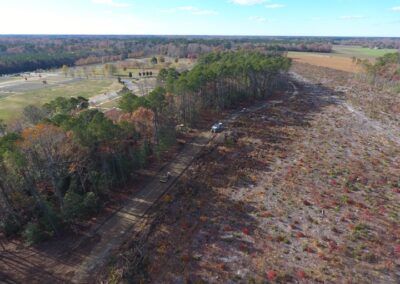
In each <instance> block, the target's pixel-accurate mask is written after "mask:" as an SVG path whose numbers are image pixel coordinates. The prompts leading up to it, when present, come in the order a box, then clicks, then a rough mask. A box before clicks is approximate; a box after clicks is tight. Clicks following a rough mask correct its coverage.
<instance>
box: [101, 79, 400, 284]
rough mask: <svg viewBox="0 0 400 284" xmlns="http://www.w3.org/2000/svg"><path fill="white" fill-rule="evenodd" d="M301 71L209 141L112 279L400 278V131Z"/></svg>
mask: <svg viewBox="0 0 400 284" xmlns="http://www.w3.org/2000/svg"><path fill="white" fill-rule="evenodd" d="M301 75H302V76H303V75H308V74H301ZM302 76H299V75H295V74H294V78H293V87H294V88H295V89H297V90H294V91H293V92H290V93H287V94H286V95H284V96H282V97H280V98H279V101H276V102H275V103H274V104H271V105H270V106H269V107H267V108H265V109H260V110H258V111H256V112H254V113H248V114H246V115H245V116H243V117H239V119H238V120H237V121H235V122H233V123H232V124H231V125H230V129H231V131H232V133H233V134H230V135H229V136H228V137H227V138H226V139H219V140H216V141H215V143H213V144H212V145H210V147H209V148H208V151H207V152H206V154H205V155H203V156H201V157H200V158H199V159H197V160H196V162H195V163H194V164H193V165H192V166H191V167H190V168H189V170H188V171H187V174H186V175H185V176H184V178H183V179H182V180H181V182H180V183H179V185H178V186H177V188H176V190H174V191H171V193H170V194H169V195H167V196H166V197H165V198H164V199H163V202H162V203H161V204H160V205H159V207H158V208H157V210H156V211H155V212H154V214H155V215H156V216H157V217H155V221H154V222H153V226H151V227H149V230H148V231H146V234H145V235H143V236H142V237H141V238H139V239H138V238H136V239H135V240H133V241H132V242H130V243H128V244H126V245H125V246H124V247H123V250H121V252H120V254H119V255H118V257H116V258H113V260H112V262H111V263H110V265H109V269H108V271H107V276H106V277H105V278H107V277H108V279H109V280H113V281H116V282H118V281H121V282H124V283H125V282H126V283H128V282H132V281H133V282H140V281H144V282H150V283H267V282H277V283H399V281H400V255H399V254H400V227H399V225H400V224H399V214H400V207H399V201H400V183H399V182H400V148H399V144H398V136H397V135H398V132H396V130H395V129H394V130H393V131H389V130H385V129H382V128H381V127H383V126H382V124H381V122H379V121H376V120H373V119H371V118H369V117H368V115H365V114H364V113H363V112H362V109H360V110H357V112H355V111H353V109H354V108H353V107H352V106H351V103H349V102H348V101H346V98H347V97H346V94H345V93H343V92H335V91H334V90H333V89H330V88H327V87H325V86H323V85H318V84H313V83H311V82H309V81H307V80H305V79H304V78H303V77H302ZM331 79H332V80H333V78H332V77H331ZM339 79H340V78H339Z"/></svg>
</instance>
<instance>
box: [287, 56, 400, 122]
mask: <svg viewBox="0 0 400 284" xmlns="http://www.w3.org/2000/svg"><path fill="white" fill-rule="evenodd" d="M292 70H293V71H295V72H296V73H298V74H302V76H304V77H306V78H307V79H308V80H310V81H311V82H312V83H314V84H323V85H325V86H327V87H329V88H330V89H332V90H334V91H336V92H341V93H343V94H344V95H346V98H347V99H348V100H349V101H350V102H351V103H352V104H353V105H354V106H355V107H357V108H360V109H362V111H363V112H365V113H366V114H367V115H368V116H370V117H371V118H373V119H377V120H380V121H383V122H384V123H388V124H397V125H399V123H400V92H399V90H398V89H396V87H395V86H394V85H393V86H392V85H390V84H388V83H387V82H386V83H378V82H376V84H372V83H371V81H370V80H369V79H368V76H367V75H365V74H358V75H353V74H350V73H347V72H343V71H338V70H334V69H330V68H321V67H317V66H313V65H309V64H301V63H295V64H294V65H293V67H292Z"/></svg>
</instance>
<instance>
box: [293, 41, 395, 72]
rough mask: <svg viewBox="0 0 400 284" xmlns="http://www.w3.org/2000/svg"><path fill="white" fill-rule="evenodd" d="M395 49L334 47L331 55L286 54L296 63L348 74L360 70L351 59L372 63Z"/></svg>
mask: <svg viewBox="0 0 400 284" xmlns="http://www.w3.org/2000/svg"><path fill="white" fill-rule="evenodd" d="M396 51H397V50H396V49H372V48H363V47H361V46H345V45H334V46H333V52H332V53H319V52H292V51H291V52H288V56H289V57H290V58H292V59H293V60H294V61H296V62H298V63H307V64H311V65H315V66H320V67H327V68H332V69H335V70H340V71H346V72H350V73H359V72H361V71H362V69H361V68H360V67H359V66H357V65H356V64H354V62H353V60H352V59H353V57H356V58H360V59H368V60H370V61H374V60H375V59H376V58H377V57H381V56H383V55H385V54H386V53H391V52H396Z"/></svg>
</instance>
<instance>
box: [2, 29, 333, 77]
mask: <svg viewBox="0 0 400 284" xmlns="http://www.w3.org/2000/svg"><path fill="white" fill-rule="evenodd" d="M265 49H267V50H274V49H275V50H281V51H317V52H330V51H331V45H330V40H328V39H324V38H295V37H293V38H292V37H283V38H279V37H161V36H160V37H157V36H154V37H151V36H148V37H130V36H102V37H100V36H0V75H1V74H9V73H18V72H25V71H34V70H36V69H48V68H56V67H61V66H63V65H67V66H74V65H78V66H81V65H87V64H95V63H106V62H112V61H117V60H124V59H126V58H139V57H148V56H150V57H151V56H160V59H162V58H164V56H169V57H172V58H194V59H195V58H198V57H200V56H202V55H203V54H207V53H211V52H218V51H229V50H235V51H237V50H265ZM160 62H162V61H160Z"/></svg>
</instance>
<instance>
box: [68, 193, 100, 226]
mask: <svg viewBox="0 0 400 284" xmlns="http://www.w3.org/2000/svg"><path fill="white" fill-rule="evenodd" d="M97 210H98V198H97V196H96V194H95V193H94V192H88V193H86V194H85V195H83V196H82V195H80V194H78V193H76V192H74V191H68V192H67V194H66V195H65V197H64V218H65V220H66V221H73V220H75V219H78V218H83V217H86V216H88V215H90V214H93V213H95V212H97Z"/></svg>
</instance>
